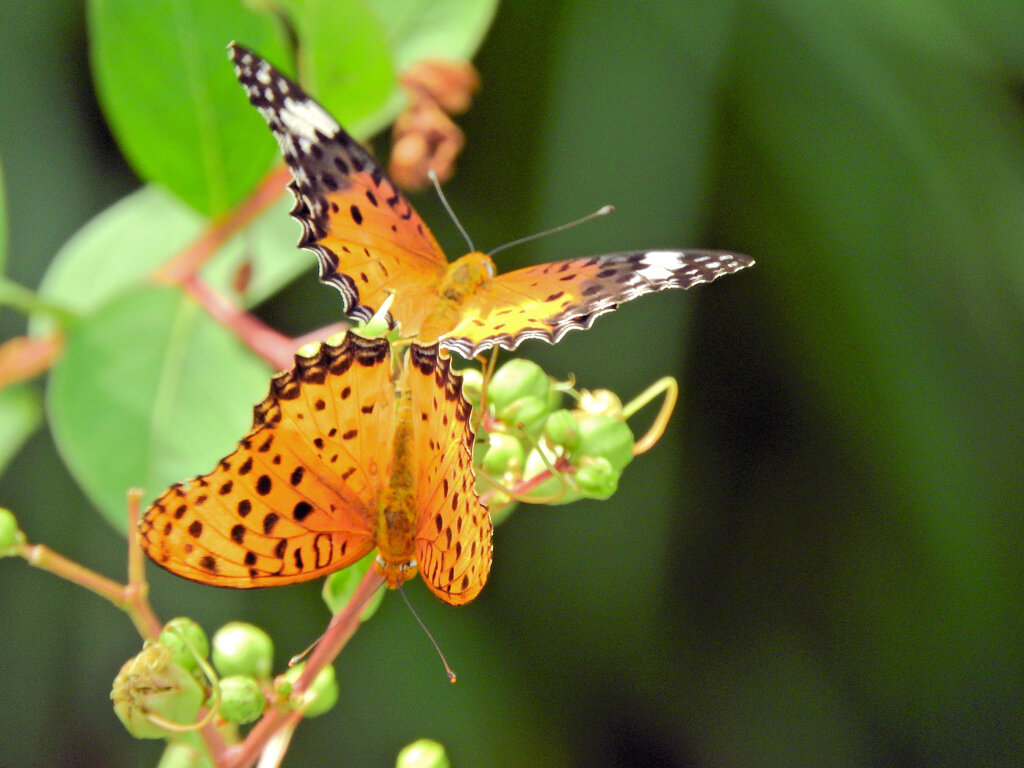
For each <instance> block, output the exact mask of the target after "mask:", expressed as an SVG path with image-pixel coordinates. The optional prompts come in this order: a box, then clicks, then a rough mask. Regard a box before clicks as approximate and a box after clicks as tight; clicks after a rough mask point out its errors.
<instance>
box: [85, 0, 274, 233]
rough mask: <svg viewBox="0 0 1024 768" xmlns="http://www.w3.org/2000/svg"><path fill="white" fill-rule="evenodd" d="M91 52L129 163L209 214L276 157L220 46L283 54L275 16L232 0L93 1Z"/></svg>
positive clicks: (237, 195)
mask: <svg viewBox="0 0 1024 768" xmlns="http://www.w3.org/2000/svg"><path fill="white" fill-rule="evenodd" d="M88 10H89V33H90V53H91V59H92V66H93V71H94V76H95V79H96V87H97V91H98V93H99V98H100V103H101V105H102V107H103V110H104V113H105V114H106V117H107V120H108V121H109V122H110V126H111V128H112V130H113V132H114V136H115V137H116V138H117V140H118V143H119V144H120V145H121V149H122V151H123V152H124V154H125V156H126V157H127V158H128V161H129V162H130V163H131V164H132V166H133V167H134V168H135V170H136V172H137V173H138V174H139V176H141V177H142V178H143V179H145V180H147V181H154V182H159V183H161V184H164V185H165V186H167V187H168V188H169V189H170V190H171V191H173V192H174V194H175V195H177V196H178V197H180V198H181V199H182V200H184V201H185V202H186V203H188V204H189V205H190V206H192V207H193V208H195V209H196V210H197V211H201V212H202V213H205V214H208V215H217V214H219V213H223V212H224V211H226V210H228V209H229V208H231V206H232V205H234V204H235V203H237V202H238V201H239V200H241V199H242V198H243V197H244V196H245V195H246V194H247V193H249V192H250V191H251V190H252V188H253V187H254V186H255V184H256V183H257V181H258V180H259V179H260V178H261V176H263V174H265V173H266V171H267V169H268V168H269V167H270V165H271V162H272V161H273V160H274V158H275V157H276V152H275V150H274V146H273V142H271V141H269V140H268V139H267V136H266V129H265V128H264V127H263V125H262V121H261V120H260V118H259V117H258V115H256V114H255V113H254V111H253V110H252V108H251V107H250V106H249V104H248V102H247V101H246V99H245V97H244V94H243V93H242V91H241V89H240V88H239V87H238V83H237V82H236V81H235V78H234V73H233V72H232V68H231V66H230V65H229V63H228V61H227V55H226V53H225V47H226V46H227V44H228V43H229V42H230V41H231V40H233V39H238V40H239V41H240V42H244V43H245V44H246V45H248V46H251V47H253V48H256V49H257V50H259V51H261V52H262V53H263V54H264V55H266V56H268V57H271V58H274V57H277V58H283V53H284V49H283V47H282V45H281V43H280V41H279V38H278V35H277V32H276V30H277V27H276V23H275V22H274V21H273V20H272V19H271V18H270V17H269V16H258V15H255V14H253V13H251V12H248V11H246V10H245V9H244V7H243V5H242V4H241V3H240V2H238V0H205V1H204V2H201V3H199V2H192V1H191V0H153V1H152V2H148V3H136V2H132V0H91V2H90V3H89V6H88Z"/></svg>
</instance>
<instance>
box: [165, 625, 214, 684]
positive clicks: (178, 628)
mask: <svg viewBox="0 0 1024 768" xmlns="http://www.w3.org/2000/svg"><path fill="white" fill-rule="evenodd" d="M160 644H161V645H166V646H167V647H168V648H170V649H171V653H173V654H174V663H175V664H177V665H178V666H180V667H181V668H182V669H186V670H188V671H189V672H192V673H193V674H195V672H196V671H197V670H198V669H199V661H198V660H197V659H196V655H197V654H198V655H199V656H200V658H203V659H205V658H206V657H207V656H209V655H210V641H209V639H208V638H207V637H206V633H205V632H204V631H203V628H202V627H200V626H199V625H198V624H196V623H195V622H194V621H192V619H189V618H186V617H185V616H178V617H177V618H175V619H171V620H170V621H168V622H167V623H166V624H164V628H163V630H161V632H160ZM190 645H191V647H189V646H190Z"/></svg>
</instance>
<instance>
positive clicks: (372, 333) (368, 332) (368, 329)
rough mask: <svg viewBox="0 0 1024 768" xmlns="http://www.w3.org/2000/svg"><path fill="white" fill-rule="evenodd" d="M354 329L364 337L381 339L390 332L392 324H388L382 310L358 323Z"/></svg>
mask: <svg viewBox="0 0 1024 768" xmlns="http://www.w3.org/2000/svg"><path fill="white" fill-rule="evenodd" d="M353 330H354V331H355V332H356V333H358V334H359V335H360V336H362V337H363V338H364V339H380V338H383V337H384V336H387V335H388V333H390V331H391V326H390V325H388V321H387V319H385V317H384V313H382V312H380V313H377V314H376V315H374V316H373V317H371V318H370V319H369V320H367V321H366V322H365V323H363V322H359V323H356V325H355V328H353Z"/></svg>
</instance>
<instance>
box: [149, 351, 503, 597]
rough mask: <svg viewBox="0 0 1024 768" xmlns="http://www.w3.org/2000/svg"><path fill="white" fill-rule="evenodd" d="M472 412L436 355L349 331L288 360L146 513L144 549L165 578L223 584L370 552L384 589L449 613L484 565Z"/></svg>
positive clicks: (264, 582)
mask: <svg viewBox="0 0 1024 768" xmlns="http://www.w3.org/2000/svg"><path fill="white" fill-rule="evenodd" d="M470 409H471V406H470V404H469V402H468V401H467V400H466V399H465V397H463V395H462V380H461V377H460V376H459V375H458V374H457V373H456V372H455V371H453V370H452V369H451V365H450V359H449V358H448V356H447V355H445V354H444V353H443V352H441V351H440V350H439V348H438V347H437V345H433V346H429V347H424V346H420V345H418V344H415V343H414V344H412V345H411V348H410V350H409V353H408V356H407V357H406V362H405V364H404V365H402V366H400V367H399V372H398V374H397V376H396V374H394V372H393V363H392V358H391V350H390V345H389V344H388V342H387V341H386V340H384V339H363V338H361V337H360V336H356V335H354V334H352V333H348V334H346V335H345V337H344V339H343V340H342V342H341V343H340V344H338V345H336V346H333V345H331V344H323V345H321V347H320V349H319V351H318V352H317V353H316V354H315V355H314V356H312V357H301V356H296V358H295V367H294V368H293V369H292V370H291V371H287V372H284V373H280V374H278V375H277V376H275V377H274V379H273V380H272V382H271V386H270V394H268V395H267V397H266V399H265V400H263V402H261V403H260V404H259V405H257V406H256V408H255V409H254V417H253V425H252V429H250V431H249V433H248V434H247V435H246V436H245V438H244V439H243V440H242V441H241V442H240V443H239V445H238V448H237V449H236V450H235V452H234V453H232V454H231V455H230V456H228V457H226V458H225V459H223V460H222V461H221V462H220V463H219V464H218V465H217V468H216V469H215V470H214V471H213V472H211V473H210V474H208V475H204V476H202V477H196V478H194V479H193V480H190V481H188V482H187V483H185V484H176V485H173V486H171V487H170V488H169V489H168V490H167V491H165V492H164V494H163V495H162V496H161V497H160V498H159V499H158V500H157V501H156V502H155V503H154V504H153V505H152V506H151V507H150V508H149V509H148V510H147V512H146V514H145V516H144V518H143V520H142V522H141V523H140V532H141V536H142V544H143V548H144V549H145V550H146V552H147V553H148V554H149V556H150V557H151V558H153V560H155V561H156V562H157V563H158V564H159V565H161V566H163V567H164V568H166V569H167V570H169V571H172V572H173V573H176V574H178V575H179V576H184V577H185V578H187V579H192V580H193V581H200V582H204V583H206V584H212V585H215V586H221V587H240V588H249V587H269V586H276V585H281V584H293V583H295V582H299V581H307V580H309V579H314V578H317V577H318V576H324V575H326V574H328V573H331V572H332V571H336V570H338V569H340V568H344V567H346V566H348V565H351V564H353V563H354V562H356V561H357V560H359V559H360V558H362V557H363V556H364V555H366V554H368V553H369V552H371V551H372V550H373V549H374V548H375V547H376V548H377V550H378V556H377V568H378V570H379V571H380V572H381V573H382V574H383V575H384V578H385V581H386V583H387V584H388V586H389V587H392V588H393V587H397V586H399V585H401V584H402V583H403V582H404V581H406V580H408V579H411V578H412V577H413V576H415V575H416V572H417V570H418V571H419V573H420V574H421V575H422V576H423V579H424V581H426V583H427V586H428V587H429V588H430V590H431V591H432V592H433V593H434V594H436V595H437V596H438V597H439V598H441V599H442V600H444V601H445V602H447V603H451V604H452V605H461V604H463V603H468V602H469V601H470V600H472V599H473V598H474V597H476V596H477V594H478V593H479V592H480V590H481V589H482V588H483V585H484V582H486V580H487V574H488V573H489V571H490V567H491V531H492V526H491V519H490V515H489V513H488V512H487V508H486V507H485V506H484V505H483V504H482V503H481V501H480V499H479V498H478V497H477V495H476V491H475V490H474V488H473V483H474V476H473V454H472V452H473V432H472V430H471V428H470V425H469V416H470Z"/></svg>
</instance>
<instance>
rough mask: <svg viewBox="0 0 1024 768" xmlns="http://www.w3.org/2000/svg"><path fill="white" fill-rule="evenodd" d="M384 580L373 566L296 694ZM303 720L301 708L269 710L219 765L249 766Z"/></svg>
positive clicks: (340, 643) (334, 652)
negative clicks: (282, 732)
mask: <svg viewBox="0 0 1024 768" xmlns="http://www.w3.org/2000/svg"><path fill="white" fill-rule="evenodd" d="M383 583H384V580H383V577H382V576H381V575H380V574H379V573H377V570H376V569H375V568H370V569H369V570H368V571H367V572H366V575H365V576H364V577H363V580H362V581H361V582H359V586H358V587H357V588H356V591H355V593H354V594H353V595H352V598H351V599H350V600H349V601H348V605H347V606H346V607H345V609H344V610H343V611H340V612H339V613H337V614H335V615H334V617H333V618H332V619H331V622H330V624H328V625H327V631H326V632H324V634H323V637H321V638H320V641H319V642H318V643H317V645H316V648H314V649H313V652H312V653H311V654H310V655H309V660H308V661H307V662H306V666H305V667H304V668H303V670H302V674H301V675H299V679H298V680H296V681H295V685H294V686H293V688H292V690H293V692H294V694H295V695H296V696H297V697H301V695H302V694H303V693H305V692H306V690H307V689H308V688H309V686H310V684H311V683H312V682H313V680H314V679H316V676H317V674H319V672H320V670H321V669H323V668H324V667H326V666H327V665H328V664H331V663H332V662H333V661H334V659H335V658H337V656H338V654H339V653H341V649H342V648H344V647H345V643H347V642H348V640H349V638H350V637H352V635H353V634H354V633H355V631H356V629H358V627H359V622H360V619H361V617H362V613H363V608H364V607H365V605H366V602H367V601H368V600H369V599H370V597H372V596H373V593H374V592H376V591H377V590H378V589H380V586H381V585H382V584H383ZM301 719H302V712H301V710H296V711H294V712H285V711H282V710H281V709H277V708H274V709H272V710H270V711H269V712H267V713H266V714H265V715H264V716H263V717H262V719H260V721H259V722H258V723H256V725H255V726H253V729H252V730H251V731H249V735H248V736H246V737H245V741H243V742H242V743H241V744H238V745H236V746H234V747H228V748H227V749H225V750H224V753H223V754H224V757H223V760H221V761H218V765H219V766H221V768H249V766H251V765H254V764H255V763H256V761H257V760H258V759H259V757H260V753H261V752H262V751H263V749H264V748H265V747H266V745H267V743H268V742H269V741H270V740H271V739H272V738H273V737H274V735H275V734H277V733H278V732H280V730H281V728H282V727H291V728H294V727H295V725H296V723H298V721H299V720H301Z"/></svg>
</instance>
